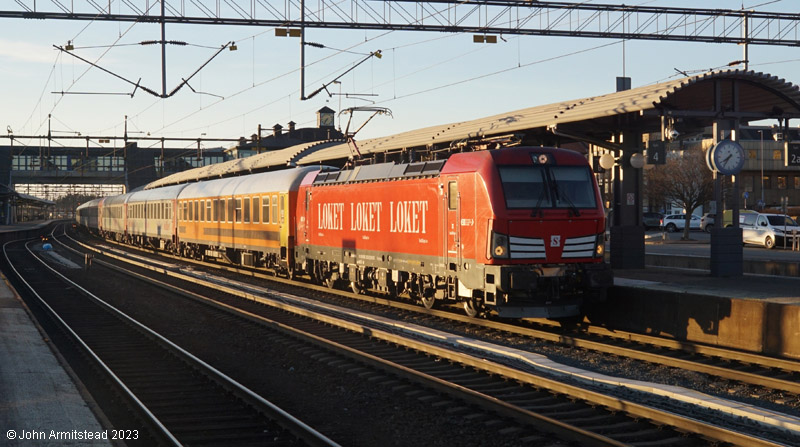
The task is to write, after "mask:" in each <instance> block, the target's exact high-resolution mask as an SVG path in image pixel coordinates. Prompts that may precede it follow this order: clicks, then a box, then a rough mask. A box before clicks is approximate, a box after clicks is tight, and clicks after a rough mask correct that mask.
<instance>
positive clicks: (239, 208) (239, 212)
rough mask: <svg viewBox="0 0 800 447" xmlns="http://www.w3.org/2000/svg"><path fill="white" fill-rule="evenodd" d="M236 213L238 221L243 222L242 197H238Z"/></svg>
mask: <svg viewBox="0 0 800 447" xmlns="http://www.w3.org/2000/svg"><path fill="white" fill-rule="evenodd" d="M234 213H236V214H235V215H236V223H242V198H241V197H240V198H238V199H236V209H235V210H234Z"/></svg>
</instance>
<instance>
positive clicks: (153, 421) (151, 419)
mask: <svg viewBox="0 0 800 447" xmlns="http://www.w3.org/2000/svg"><path fill="white" fill-rule="evenodd" d="M15 242H18V241H9V242H6V243H5V244H3V256H5V259H6V264H7V265H8V266H9V267H10V268H11V270H12V271H13V272H14V274H15V275H16V276H17V278H19V280H20V281H21V282H22V283H23V284H24V285H25V287H27V288H28V290H29V291H30V293H31V294H32V295H33V296H34V297H36V299H37V300H38V301H39V304H40V305H41V306H42V307H43V308H44V309H45V310H46V311H47V312H48V313H49V314H50V316H51V318H53V319H54V321H56V322H57V324H58V325H59V326H61V328H62V329H63V330H64V331H66V332H67V334H69V336H70V337H72V339H73V340H74V341H75V343H77V344H78V346H79V347H80V348H81V350H82V351H83V352H85V353H86V354H87V355H88V356H89V358H90V359H91V360H92V361H93V362H94V363H95V364H96V365H97V366H98V367H99V368H100V370H101V371H102V372H103V374H104V375H105V376H106V377H108V378H109V379H110V380H111V381H112V382H113V383H114V385H115V386H116V387H117V388H119V389H120V390H121V391H122V393H123V394H124V395H125V397H126V398H127V399H128V400H130V401H131V402H133V405H134V406H135V407H136V410H137V411H138V412H139V413H140V414H141V415H142V416H143V417H144V418H145V420H146V423H147V424H148V425H150V427H151V428H153V429H155V430H156V431H157V432H159V434H160V436H162V437H163V438H164V439H165V440H166V441H167V442H169V443H170V444H171V445H174V446H180V445H182V444H181V443H180V442H179V441H178V440H177V439H176V438H175V436H174V435H173V434H172V433H171V432H170V431H169V430H168V429H167V428H166V427H165V426H164V424H162V423H161V421H159V420H158V418H156V416H155V415H154V414H153V413H152V412H151V411H150V410H149V409H148V408H147V407H146V406H145V405H144V403H142V401H141V400H139V398H138V397H137V396H136V395H135V394H133V392H132V391H131V390H130V388H128V386H127V385H125V383H124V382H123V381H122V380H121V379H120V378H119V377H118V376H117V375H116V374H114V372H113V371H112V370H111V368H109V367H108V365H106V364H105V362H103V361H102V360H101V359H100V357H99V356H98V355H97V354H96V353H95V352H94V350H92V349H91V348H90V347H89V345H87V344H86V342H84V341H83V339H82V338H81V337H80V336H79V335H78V334H77V333H75V331H73V330H72V328H71V327H70V326H69V325H68V324H67V322H66V321H64V320H63V319H62V318H61V316H60V315H59V314H58V313H57V312H56V311H55V309H53V308H52V307H50V305H49V304H47V301H45V300H44V298H42V296H41V295H39V293H38V292H36V289H34V288H33V286H32V285H31V284H30V283H29V282H28V281H27V280H25V278H24V277H23V276H22V274H21V273H20V272H19V271H18V270H17V268H16V267H15V266H14V263H12V262H11V259H10V258H9V256H8V251H7V246H8V245H9V244H12V243H15ZM26 248H27V244H26ZM48 268H50V267H49V266H48Z"/></svg>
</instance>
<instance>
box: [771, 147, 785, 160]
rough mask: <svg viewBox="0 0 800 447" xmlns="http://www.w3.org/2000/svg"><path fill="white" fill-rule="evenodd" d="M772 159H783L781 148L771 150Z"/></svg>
mask: <svg viewBox="0 0 800 447" xmlns="http://www.w3.org/2000/svg"><path fill="white" fill-rule="evenodd" d="M772 159H773V160H783V149H775V150H773V151H772Z"/></svg>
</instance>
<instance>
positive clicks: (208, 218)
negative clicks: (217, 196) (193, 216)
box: [206, 199, 213, 222]
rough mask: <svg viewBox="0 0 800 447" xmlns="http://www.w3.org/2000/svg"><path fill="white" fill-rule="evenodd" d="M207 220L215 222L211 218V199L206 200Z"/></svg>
mask: <svg viewBox="0 0 800 447" xmlns="http://www.w3.org/2000/svg"><path fill="white" fill-rule="evenodd" d="M206 222H213V220H212V219H211V199H208V200H206Z"/></svg>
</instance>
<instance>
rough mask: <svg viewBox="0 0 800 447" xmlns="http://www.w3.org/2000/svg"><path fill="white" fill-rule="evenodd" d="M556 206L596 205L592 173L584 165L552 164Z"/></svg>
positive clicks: (589, 206) (586, 206)
mask: <svg viewBox="0 0 800 447" xmlns="http://www.w3.org/2000/svg"><path fill="white" fill-rule="evenodd" d="M550 171H551V172H552V173H553V181H554V182H555V185H556V188H555V190H554V192H555V199H556V207H558V208H594V207H595V206H596V204H597V203H596V201H595V194H594V184H593V183H592V173H591V172H590V171H589V168H587V167H585V166H552V167H550Z"/></svg>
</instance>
